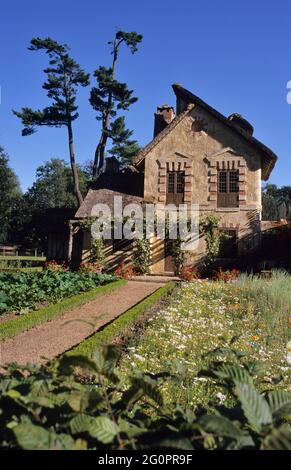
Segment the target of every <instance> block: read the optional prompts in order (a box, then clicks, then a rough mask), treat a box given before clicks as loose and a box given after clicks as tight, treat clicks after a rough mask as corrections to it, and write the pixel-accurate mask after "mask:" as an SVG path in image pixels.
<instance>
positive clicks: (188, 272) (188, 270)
mask: <svg viewBox="0 0 291 470" xmlns="http://www.w3.org/2000/svg"><path fill="white" fill-rule="evenodd" d="M179 277H180V279H182V281H187V282H191V281H194V279H199V277H200V275H199V271H198V269H197V267H195V266H184V267H183V268H181V269H180V273H179Z"/></svg>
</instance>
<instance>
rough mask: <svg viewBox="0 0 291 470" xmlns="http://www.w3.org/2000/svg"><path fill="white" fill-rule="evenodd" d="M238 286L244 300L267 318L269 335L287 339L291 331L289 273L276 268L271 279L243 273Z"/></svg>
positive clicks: (290, 280) (261, 315)
mask: <svg viewBox="0 0 291 470" xmlns="http://www.w3.org/2000/svg"><path fill="white" fill-rule="evenodd" d="M237 286H238V287H240V288H241V289H242V293H243V299H242V301H243V302H247V303H248V306H249V308H253V309H254V310H255V311H256V313H257V314H258V315H260V317H262V318H264V319H265V323H266V332H267V334H268V336H269V337H270V338H274V337H275V336H276V335H279V336H281V335H283V336H284V338H285V339H286V340H287V338H288V336H289V335H290V333H291V331H290V328H288V323H289V321H288V319H289V318H291V278H290V276H289V275H288V273H286V272H284V271H276V270H274V271H273V272H272V278H271V279H270V280H266V279H263V278H259V277H257V276H247V275H241V276H240V278H239V279H238V281H237Z"/></svg>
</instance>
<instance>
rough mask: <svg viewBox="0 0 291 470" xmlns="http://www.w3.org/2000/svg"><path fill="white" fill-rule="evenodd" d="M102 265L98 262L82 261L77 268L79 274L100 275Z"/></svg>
mask: <svg viewBox="0 0 291 470" xmlns="http://www.w3.org/2000/svg"><path fill="white" fill-rule="evenodd" d="M101 271H102V264H101V263H100V262H99V261H84V262H83V263H81V265H80V267H79V273H81V274H90V273H93V274H94V273H101Z"/></svg>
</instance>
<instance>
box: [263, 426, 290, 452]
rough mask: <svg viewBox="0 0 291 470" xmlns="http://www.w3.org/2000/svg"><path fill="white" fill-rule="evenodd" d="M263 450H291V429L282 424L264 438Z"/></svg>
mask: <svg viewBox="0 0 291 470" xmlns="http://www.w3.org/2000/svg"><path fill="white" fill-rule="evenodd" d="M262 449H263V450H291V428H290V426H288V425H286V424H284V425H282V426H280V427H279V428H277V429H273V430H272V432H271V433H270V434H269V435H268V436H267V437H265V439H264V441H263V443H262Z"/></svg>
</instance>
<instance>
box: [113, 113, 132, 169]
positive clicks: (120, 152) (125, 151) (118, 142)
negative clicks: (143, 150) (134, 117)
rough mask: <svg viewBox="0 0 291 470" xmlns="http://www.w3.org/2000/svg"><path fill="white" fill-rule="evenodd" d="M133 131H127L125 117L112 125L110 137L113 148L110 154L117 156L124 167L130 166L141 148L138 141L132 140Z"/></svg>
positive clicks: (119, 118)
mask: <svg viewBox="0 0 291 470" xmlns="http://www.w3.org/2000/svg"><path fill="white" fill-rule="evenodd" d="M132 134H133V131H131V130H129V129H126V127H125V118H124V116H121V117H118V118H117V119H115V121H113V122H112V123H111V126H110V133H109V136H110V137H111V139H112V144H113V145H112V147H111V149H110V150H109V152H108V153H110V154H111V155H115V156H116V157H117V158H118V159H119V161H120V163H121V165H122V166H128V165H129V164H130V163H131V161H132V159H133V157H134V156H135V155H136V154H137V153H138V152H139V150H140V147H139V145H138V143H137V141H136V140H131V136H132Z"/></svg>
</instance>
